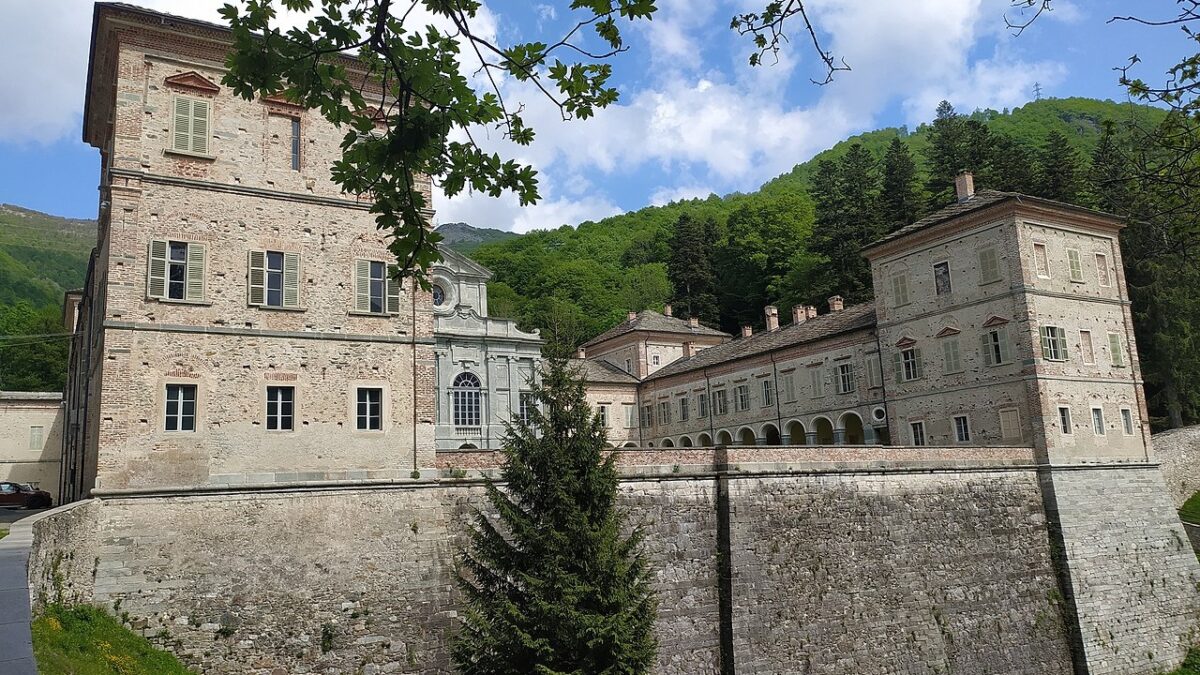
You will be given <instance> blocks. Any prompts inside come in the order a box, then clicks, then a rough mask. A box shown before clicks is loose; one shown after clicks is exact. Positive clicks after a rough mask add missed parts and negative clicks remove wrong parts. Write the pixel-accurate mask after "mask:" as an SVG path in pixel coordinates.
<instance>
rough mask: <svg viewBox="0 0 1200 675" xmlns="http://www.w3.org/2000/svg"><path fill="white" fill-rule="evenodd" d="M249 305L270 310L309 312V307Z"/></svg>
mask: <svg viewBox="0 0 1200 675" xmlns="http://www.w3.org/2000/svg"><path fill="white" fill-rule="evenodd" d="M247 306H248V307H254V308H256V309H261V310H265V311H268V312H307V311H308V308H307V307H276V306H274V305H254V304H251V305H247Z"/></svg>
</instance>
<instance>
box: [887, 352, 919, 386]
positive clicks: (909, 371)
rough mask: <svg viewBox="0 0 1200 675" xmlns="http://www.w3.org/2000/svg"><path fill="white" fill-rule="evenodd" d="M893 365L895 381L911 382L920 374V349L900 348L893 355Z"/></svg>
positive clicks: (917, 378)
mask: <svg viewBox="0 0 1200 675" xmlns="http://www.w3.org/2000/svg"><path fill="white" fill-rule="evenodd" d="M892 365H893V366H895V368H896V381H897V382H911V381H913V380H919V379H921V376H922V374H923V373H922V370H923V368H922V365H921V350H920V349H917V348H915V347H909V348H908V349H904V350H901V351H900V352H898V353H897V354H895V355H893V364H892Z"/></svg>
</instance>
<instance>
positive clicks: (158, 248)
mask: <svg viewBox="0 0 1200 675" xmlns="http://www.w3.org/2000/svg"><path fill="white" fill-rule="evenodd" d="M168 248H170V247H169V245H168V242H166V241H163V240H161V239H155V240H154V241H151V242H150V265H149V270H148V271H147V273H146V295H147V296H149V297H151V298H162V297H166V295H167V249H168Z"/></svg>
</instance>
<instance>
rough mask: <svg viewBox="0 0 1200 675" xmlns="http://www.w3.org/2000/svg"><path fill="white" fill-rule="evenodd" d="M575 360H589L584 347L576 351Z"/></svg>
mask: <svg viewBox="0 0 1200 675" xmlns="http://www.w3.org/2000/svg"><path fill="white" fill-rule="evenodd" d="M575 358H577V359H586V358H587V350H586V349H584V348H583V347H580V348H579V349H576V350H575Z"/></svg>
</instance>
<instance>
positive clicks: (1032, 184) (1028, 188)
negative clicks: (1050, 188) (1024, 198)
mask: <svg viewBox="0 0 1200 675" xmlns="http://www.w3.org/2000/svg"><path fill="white" fill-rule="evenodd" d="M988 165H989V167H990V171H989V175H988V176H987V179H986V183H985V185H984V187H988V188H991V189H993V190H1002V191H1004V192H1020V193H1023V194H1034V193H1035V191H1036V190H1037V175H1036V173H1035V171H1036V167H1037V157H1036V156H1035V155H1034V153H1033V152H1032V151H1031V150H1030V149H1029V147H1028V146H1026V145H1025V144H1024V143H1021V142H1020V141H1018V140H1016V139H1015V138H1013V137H1012V136H1008V135H1005V134H994V135H993V137H992V147H991V159H990V161H989V162H988Z"/></svg>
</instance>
